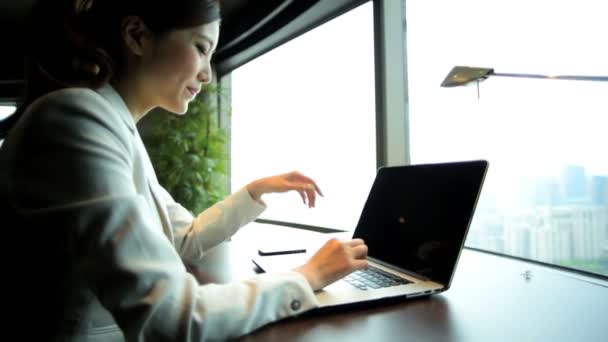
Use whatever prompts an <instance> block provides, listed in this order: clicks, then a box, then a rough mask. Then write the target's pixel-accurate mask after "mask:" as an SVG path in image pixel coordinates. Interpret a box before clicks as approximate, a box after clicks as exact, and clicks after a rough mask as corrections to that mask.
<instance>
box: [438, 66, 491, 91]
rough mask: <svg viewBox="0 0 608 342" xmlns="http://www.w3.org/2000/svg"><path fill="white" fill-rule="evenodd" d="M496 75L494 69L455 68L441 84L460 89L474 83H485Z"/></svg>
mask: <svg viewBox="0 0 608 342" xmlns="http://www.w3.org/2000/svg"><path fill="white" fill-rule="evenodd" d="M493 74H494V69H491V68H478V67H466V66H455V67H454V68H452V71H450V73H449V74H448V75H447V76H446V77H445V79H444V80H443V82H441V86H442V87H458V86H463V85H467V84H469V83H471V82H473V81H483V80H485V79H486V78H488V77H489V76H491V75H493Z"/></svg>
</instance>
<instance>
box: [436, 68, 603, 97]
mask: <svg viewBox="0 0 608 342" xmlns="http://www.w3.org/2000/svg"><path fill="white" fill-rule="evenodd" d="M490 76H505V77H522V78H544V79H552V80H571V81H600V82H606V81H608V76H579V75H538V74H513V73H497V72H494V69H493V68H480V67H467V66H455V67H454V68H452V70H451V71H450V72H449V73H448V75H447V76H446V77H445V79H444V80H443V82H441V86H442V87H446V88H449V87H458V86H463V85H468V84H471V83H472V82H475V83H476V84H477V97H479V82H481V81H484V80H486V79H487V78H488V77H490Z"/></svg>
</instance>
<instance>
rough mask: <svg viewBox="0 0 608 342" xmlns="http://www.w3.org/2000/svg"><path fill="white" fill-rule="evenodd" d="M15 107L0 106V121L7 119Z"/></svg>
mask: <svg viewBox="0 0 608 342" xmlns="http://www.w3.org/2000/svg"><path fill="white" fill-rule="evenodd" d="M15 109H16V108H15V106H2V105H0V121H2V120H4V119H6V118H8V117H9V116H11V114H13V113H14V112H15Z"/></svg>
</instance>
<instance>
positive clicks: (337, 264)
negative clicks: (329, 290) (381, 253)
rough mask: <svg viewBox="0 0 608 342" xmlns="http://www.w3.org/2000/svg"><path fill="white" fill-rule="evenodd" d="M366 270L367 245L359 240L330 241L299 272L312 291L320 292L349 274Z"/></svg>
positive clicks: (299, 268)
mask: <svg viewBox="0 0 608 342" xmlns="http://www.w3.org/2000/svg"><path fill="white" fill-rule="evenodd" d="M366 268H367V245H365V243H364V242H363V240H361V239H353V240H350V241H338V239H335V238H334V239H330V240H329V241H327V242H326V243H325V244H324V245H323V247H321V248H320V249H319V250H318V251H317V252H316V253H315V254H314V255H313V256H312V258H310V259H309V260H308V261H307V262H306V263H305V264H304V265H302V266H300V267H297V268H295V269H294V271H296V272H300V273H301V274H302V275H303V276H304V277H305V278H306V280H308V283H309V284H310V286H311V287H312V289H313V290H315V291H316V290H320V289H322V288H324V287H325V286H327V285H329V284H331V283H333V282H335V281H336V280H339V279H341V278H343V277H345V276H346V275H348V274H349V273H351V272H353V271H356V270H360V269H366Z"/></svg>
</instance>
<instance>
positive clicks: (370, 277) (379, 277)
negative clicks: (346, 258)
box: [344, 265, 411, 290]
mask: <svg viewBox="0 0 608 342" xmlns="http://www.w3.org/2000/svg"><path fill="white" fill-rule="evenodd" d="M344 280H346V282H348V283H349V284H351V285H352V286H354V287H356V288H358V289H360V290H367V289H379V288H382V287H390V286H396V285H403V284H409V283H411V281H409V280H407V279H404V278H401V277H399V276H396V275H394V274H392V273H388V272H386V271H383V270H381V269H379V268H377V267H374V266H371V265H369V266H368V268H367V270H361V271H355V272H353V273H351V274H349V275H347V276H346V277H345V278H344Z"/></svg>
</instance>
